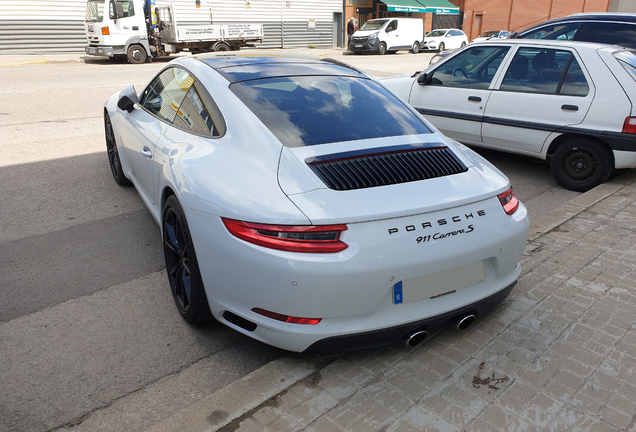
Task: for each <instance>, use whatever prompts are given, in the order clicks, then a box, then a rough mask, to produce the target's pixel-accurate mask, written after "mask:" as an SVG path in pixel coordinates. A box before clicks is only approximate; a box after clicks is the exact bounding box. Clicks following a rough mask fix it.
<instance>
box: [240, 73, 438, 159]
mask: <svg viewBox="0 0 636 432" xmlns="http://www.w3.org/2000/svg"><path fill="white" fill-rule="evenodd" d="M230 89H232V91H233V92H234V94H236V95H237V96H238V97H239V98H240V99H241V101H243V103H244V104H245V105H247V107H248V108H249V109H250V110H251V111H252V112H253V113H254V114H255V115H256V116H257V117H258V118H259V119H260V120H261V121H262V122H263V123H264V124H265V126H267V128H268V129H269V130H270V131H271V132H272V133H273V134H274V135H275V136H276V137H277V138H278V139H279V140H280V141H281V142H282V143H283V145H285V146H286V147H303V146H310V145H316V144H326V143H332V142H340V141H354V140H361V139H369V138H381V137H390V136H401V135H416V134H425V133H430V132H431V131H430V130H429V129H428V127H427V126H426V125H425V124H424V123H423V122H422V120H421V119H420V118H419V117H418V116H417V115H416V114H414V113H413V112H411V111H410V110H409V109H408V108H406V107H405V106H404V105H403V104H402V103H401V102H400V101H399V100H397V99H396V98H395V97H394V96H392V95H391V94H390V93H389V92H387V91H386V90H385V89H384V88H383V87H382V86H381V85H379V84H378V83H376V82H374V81H371V80H368V79H362V78H350V77H334V76H302V77H284V78H268V79H258V80H251V81H243V82H238V83H234V84H232V85H231V86H230Z"/></svg>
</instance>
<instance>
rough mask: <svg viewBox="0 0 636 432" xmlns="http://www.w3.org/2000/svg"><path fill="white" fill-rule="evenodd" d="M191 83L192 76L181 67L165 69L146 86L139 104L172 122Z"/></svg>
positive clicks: (192, 80) (192, 82)
mask: <svg viewBox="0 0 636 432" xmlns="http://www.w3.org/2000/svg"><path fill="white" fill-rule="evenodd" d="M192 84H194V78H192V77H191V76H190V75H189V74H188V73H187V72H186V71H184V70H183V69H179V68H176V67H173V68H169V69H166V70H165V71H163V72H162V73H161V75H159V76H158V77H157V78H155V79H154V80H153V81H152V82H151V83H150V85H149V86H148V87H146V90H144V94H143V95H142V97H141V101H140V104H141V106H142V107H144V108H146V109H147V110H148V111H150V112H151V113H153V114H155V115H156V116H158V117H159V118H161V119H163V120H166V121H167V122H169V123H172V122H173V120H174V117H175V115H176V114H177V110H178V109H179V107H180V106H181V102H183V100H184V99H185V97H186V94H187V93H188V90H190V87H191V86H192Z"/></svg>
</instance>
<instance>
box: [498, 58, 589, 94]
mask: <svg viewBox="0 0 636 432" xmlns="http://www.w3.org/2000/svg"><path fill="white" fill-rule="evenodd" d="M500 90H503V91H513V92H521V93H542V94H563V95H569V96H585V95H587V93H588V91H589V86H588V84H587V81H586V79H585V75H584V74H583V71H582V70H581V67H580V66H579V63H578V62H577V61H576V58H575V57H574V55H572V53H571V52H570V51H565V50H553V49H537V48H520V49H519V51H517V53H516V54H515V57H514V58H513V59H512V62H511V63H510V67H508V70H507V71H506V74H505V76H504V80H503V82H502V83H501V87H500Z"/></svg>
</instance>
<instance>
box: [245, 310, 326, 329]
mask: <svg viewBox="0 0 636 432" xmlns="http://www.w3.org/2000/svg"><path fill="white" fill-rule="evenodd" d="M252 312H256V313H257V314H260V315H263V316H266V317H267V318H272V319H275V320H278V321H283V322H287V323H292V324H309V325H315V324H318V323H319V322H320V320H321V319H322V318H300V317H293V316H289V315H283V314H279V313H276V312H270V311H268V310H265V309H261V308H254V309H252Z"/></svg>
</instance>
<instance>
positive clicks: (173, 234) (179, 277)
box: [162, 195, 212, 323]
mask: <svg viewBox="0 0 636 432" xmlns="http://www.w3.org/2000/svg"><path fill="white" fill-rule="evenodd" d="M162 234H163V254H164V256H165V259H166V270H167V272H168V280H169V281H170V289H171V290H172V297H173V298H174V302H175V304H176V305H177V309H178V310H179V313H181V316H182V317H183V318H184V319H185V320H186V321H188V322H191V323H195V322H201V321H207V320H209V319H211V318H212V314H211V313H210V306H209V305H208V299H207V297H206V295H205V289H204V288H203V280H202V278H201V272H200V271H199V263H198V261H197V256H196V254H195V252H194V246H193V244H192V237H191V236H190V230H189V228H188V222H187V221H186V218H185V213H184V212H183V208H182V207H181V204H179V201H178V200H177V198H176V197H175V196H174V195H173V196H171V197H169V198H168V199H167V200H166V204H165V205H164V207H163V225H162Z"/></svg>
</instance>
